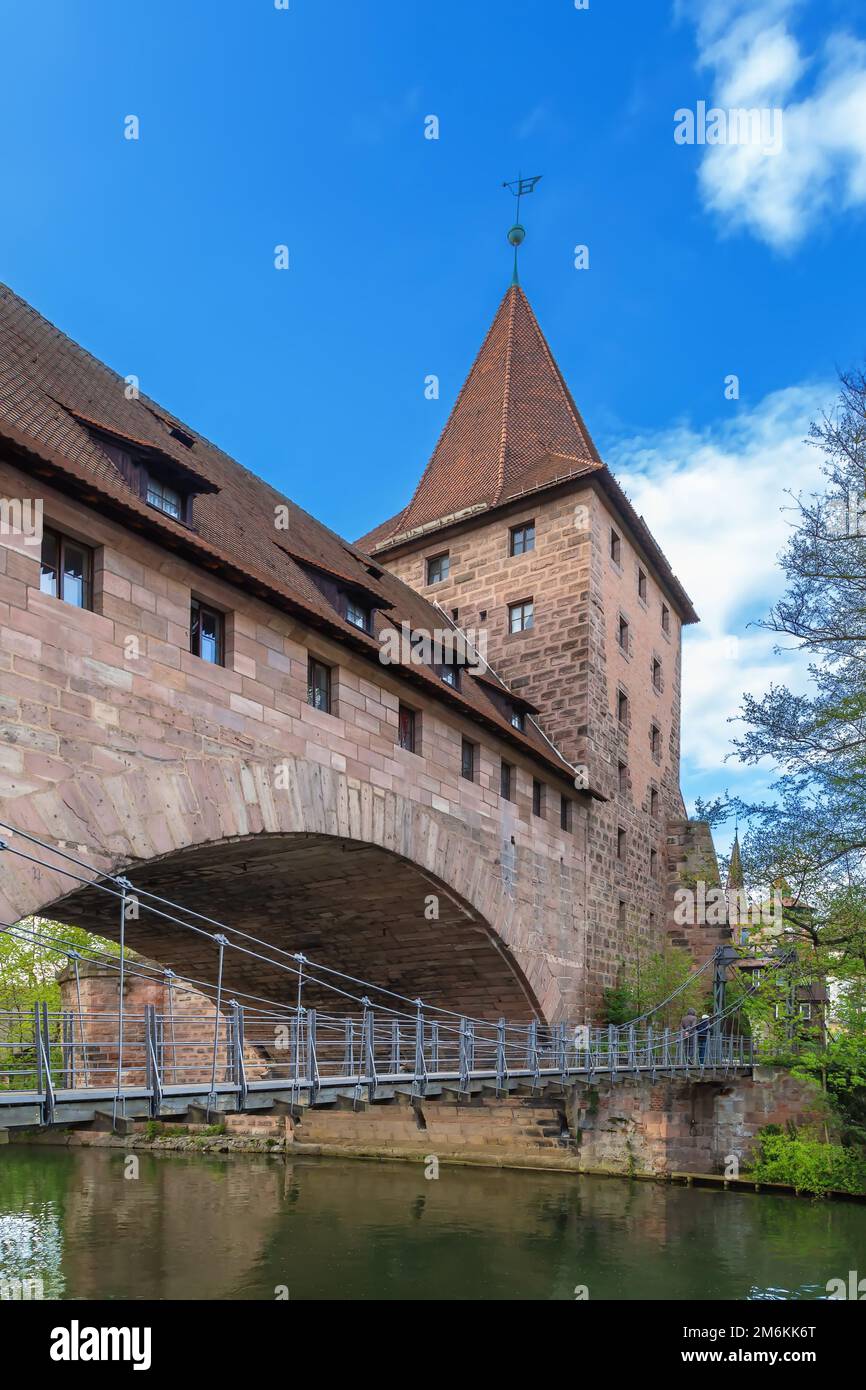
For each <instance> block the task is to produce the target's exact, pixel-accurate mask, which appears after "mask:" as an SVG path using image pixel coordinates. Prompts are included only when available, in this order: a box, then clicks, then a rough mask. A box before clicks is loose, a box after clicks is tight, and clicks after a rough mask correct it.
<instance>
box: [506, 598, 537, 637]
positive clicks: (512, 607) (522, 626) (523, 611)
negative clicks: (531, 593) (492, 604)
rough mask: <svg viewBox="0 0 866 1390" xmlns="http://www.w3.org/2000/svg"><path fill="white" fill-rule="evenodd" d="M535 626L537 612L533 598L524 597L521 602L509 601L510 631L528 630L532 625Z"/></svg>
mask: <svg viewBox="0 0 866 1390" xmlns="http://www.w3.org/2000/svg"><path fill="white" fill-rule="evenodd" d="M534 626H535V612H534V609H533V604H532V599H531V598H527V599H523V600H522V601H521V602H520V603H509V605H508V631H509V632H526V630H527V629H528V628H530V627H534Z"/></svg>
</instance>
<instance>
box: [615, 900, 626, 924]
mask: <svg viewBox="0 0 866 1390" xmlns="http://www.w3.org/2000/svg"><path fill="white" fill-rule="evenodd" d="M625 912H626V907H625V898H620V900H619V903H618V904H617V909H616V924H617V926H618V927H625Z"/></svg>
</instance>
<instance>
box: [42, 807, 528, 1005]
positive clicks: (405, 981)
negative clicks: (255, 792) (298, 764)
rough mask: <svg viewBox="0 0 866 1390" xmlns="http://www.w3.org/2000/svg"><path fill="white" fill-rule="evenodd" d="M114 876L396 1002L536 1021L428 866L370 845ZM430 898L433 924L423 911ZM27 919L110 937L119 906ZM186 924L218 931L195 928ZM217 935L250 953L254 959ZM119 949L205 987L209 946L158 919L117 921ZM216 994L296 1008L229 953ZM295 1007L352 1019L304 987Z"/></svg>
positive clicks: (292, 992) (264, 968)
mask: <svg viewBox="0 0 866 1390" xmlns="http://www.w3.org/2000/svg"><path fill="white" fill-rule="evenodd" d="M125 872H127V873H128V875H129V877H130V879H131V881H132V882H133V884H134V887H135V888H136V889H140V890H147V891H148V892H150V893H154V894H158V895H159V896H161V897H164V898H167V899H170V900H171V901H172V902H174V903H178V904H182V905H183V906H184V908H187V909H191V910H192V911H194V912H198V913H202V914H203V915H205V916H207V917H210V918H213V919H216V920H217V921H219V922H221V923H224V924H225V925H226V926H227V927H231V928H236V929H239V930H241V931H244V932H248V933H250V935H252V936H255V937H257V938H259V939H260V940H261V941H264V942H266V943H268V945H270V946H272V947H276V948H278V949H279V950H281V951H288V952H302V953H303V955H304V956H306V957H308V958H309V959H310V961H311V962H319V963H321V964H322V965H325V966H330V967H332V968H333V969H335V970H339V971H341V972H343V973H344V974H345V975H350V976H354V977H356V978H357V979H359V980H364V981H369V982H371V983H372V984H374V985H377V986H381V987H383V988H384V989H387V990H393V991H394V992H395V993H397V994H401V995H405V996H406V997H407V998H409V999H414V998H416V997H418V998H421V999H422V1000H424V1001H425V1003H429V1004H435V1005H437V1006H439V1007H442V1008H447V1009H453V1010H454V1011H455V1012H458V1013H465V1014H468V1015H472V1016H475V1017H482V1018H499V1017H504V1018H508V1019H511V1020H520V1019H528V1018H532V1017H536V1016H539V1015H540V1012H541V1011H540V1009H539V1005H538V1000H537V999H536V997H535V995H534V993H533V991H532V989H531V987H530V985H529V983H528V981H527V980H526V978H525V976H524V974H523V972H522V970H521V969H520V967H519V965H518V963H517V962H516V961H515V959H514V957H513V955H512V954H511V952H509V951H508V949H507V947H506V946H505V945H504V943H503V942H502V941H501V939H499V937H498V936H497V934H496V932H495V931H494V930H493V928H492V927H491V926H490V924H489V923H487V922H486V921H484V920H483V919H482V918H481V917H480V916H479V914H478V912H477V910H476V909H474V908H472V907H471V906H470V905H468V904H466V903H464V902H463V901H461V900H460V899H459V897H458V896H457V895H455V894H454V892H453V891H452V890H451V889H450V888H447V887H446V886H445V885H443V884H442V882H441V881H440V880H438V879H437V878H436V877H435V876H434V875H432V874H431V873H430V872H429V871H428V870H427V869H423V870H422V869H420V868H419V867H418V866H417V865H416V864H414V863H412V862H410V861H409V860H406V859H404V858H402V857H401V856H399V855H397V854H395V853H393V852H391V851H389V850H386V849H383V848H381V847H380V846H378V845H371V844H368V843H364V842H359V841H355V840H348V839H341V838H338V837H334V836H329V835H319V834H306V833H296V834H288V835H281V834H264V835H255V836H250V837H246V838H241V839H234V840H221V841H216V842H213V843H207V844H200V845H196V846H192V847H190V848H185V849H181V850H177V851H175V852H173V853H170V854H167V855H164V856H162V857H160V858H157V859H153V860H150V861H148V862H146V863H144V864H141V863H139V864H136V865H134V866H130V867H129V868H128V869H127V870H126V871H125ZM431 895H432V896H434V897H435V898H436V900H437V903H436V910H438V918H431V917H429V916H428V915H426V914H427V913H429V912H430V910H431V908H430V901H429V900H430V898H431ZM145 901H146V899H143V898H142V899H140V902H141V903H142V904H143V903H144V902H145ZM162 910H163V911H165V912H171V909H170V908H168V907H165V906H163V907H162ZM40 912H41V913H42V915H44V916H46V917H50V918H53V919H54V920H57V921H60V922H65V923H69V924H73V925H76V926H80V927H83V928H85V929H86V930H87V931H91V932H95V933H98V934H99V935H101V936H105V937H108V938H109V939H111V940H114V941H116V940H118V939H119V915H120V914H119V906H118V901H117V899H115V898H112V897H110V896H109V895H107V894H105V893H103V892H100V891H99V890H98V889H96V888H92V887H83V888H79V889H76V890H75V891H74V892H72V893H70V894H68V895H66V896H64V897H62V898H59V899H56V900H55V901H54V902H52V903H48V904H45V905H43V906H42V907H41V908H40ZM196 926H197V927H199V928H200V929H204V930H206V931H208V932H215V931H217V930H218V928H217V927H210V926H208V925H207V924H206V923H202V922H197V923H196ZM226 935H227V937H228V939H229V940H230V941H232V942H235V941H237V942H238V944H239V945H241V946H243V947H244V948H245V949H246V950H248V951H250V952H255V951H257V950H258V949H259V948H257V947H256V946H255V944H254V943H251V942H246V941H243V940H240V939H239V938H236V937H234V936H233V935H232V933H231V932H228V933H226ZM126 940H127V943H128V945H129V946H130V947H131V948H132V949H133V950H134V951H136V952H139V953H140V954H141V955H143V956H146V957H147V958H148V959H149V960H152V961H155V962H157V963H158V964H160V965H162V966H163V967H168V968H170V969H172V970H173V971H175V973H176V974H178V975H182V976H185V977H186V978H188V979H191V980H199V981H205V982H212V981H215V980H216V977H217V967H218V948H217V946H216V944H215V943H214V942H213V940H212V939H211V938H210V936H208V937H203V936H201V935H199V934H197V933H196V932H193V931H189V930H186V929H185V928H183V927H181V926H178V925H176V924H175V923H173V922H168V921H165V920H163V919H161V918H160V917H158V916H155V915H154V914H153V913H151V912H149V911H147V910H146V908H144V906H142V907H141V909H140V912H139V916H138V918H137V920H136V919H134V918H132V919H129V920H127V923H126ZM264 954H267V952H264ZM287 964H289V965H294V963H293V962H287ZM311 970H312V973H313V974H315V971H314V969H313V967H312V966H311ZM323 978H331V977H329V976H323ZM334 983H336V984H337V985H339V986H340V987H341V988H343V989H345V990H346V991H347V992H349V993H351V994H353V995H354V996H356V997H357V996H360V995H362V994H363V993H364V991H363V990H362V989H360V988H358V987H356V986H354V985H351V984H349V983H347V982H345V981H342V980H339V979H335V980H334ZM223 985H224V991H225V994H226V996H227V997H232V996H234V997H237V998H238V999H239V1000H240V1002H249V1001H248V1000H247V999H246V998H245V996H256V997H258V998H260V999H266V1000H271V1001H273V1002H275V1003H278V1004H289V1005H294V1004H295V1003H296V998H297V981H296V977H295V976H294V975H293V974H291V973H289V972H287V971H286V970H284V969H280V968H279V967H277V966H274V965H273V964H270V963H268V962H267V961H265V960H262V959H259V958H256V956H255V955H252V954H250V955H245V954H242V953H241V952H240V951H237V950H233V949H226V951H225V954H224V967H223ZM370 998H371V1001H372V1003H373V1005H374V1007H375V1006H381V1005H385V1004H388V1003H391V1004H392V1005H393V1006H394V1007H400V1006H398V1005H396V1004H394V1001H390V1000H388V999H387V998H386V996H384V995H383V994H380V993H378V992H372V993H370ZM303 1003H304V1004H305V1005H306V1006H307V1007H309V1008H316V1009H320V1010H326V1011H328V1012H333V1013H346V1012H355V1011H356V1009H357V1005H356V1004H355V1003H354V1002H353V1001H352V1000H351V999H341V998H340V996H339V995H337V994H335V993H333V992H332V991H330V990H328V989H324V988H322V987H320V986H319V985H318V984H316V983H314V982H313V981H312V980H310V979H308V980H307V982H306V984H305V987H304V992H303Z"/></svg>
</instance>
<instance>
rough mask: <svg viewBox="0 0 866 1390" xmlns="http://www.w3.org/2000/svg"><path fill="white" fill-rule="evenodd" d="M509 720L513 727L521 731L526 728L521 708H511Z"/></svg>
mask: <svg viewBox="0 0 866 1390" xmlns="http://www.w3.org/2000/svg"><path fill="white" fill-rule="evenodd" d="M509 722H510V724H511V727H512V728H513V729H519V730H520V732H521V733H523V732H524V730H525V728H526V715H525V714H524V713H523V711H522V710H519V709H512V711H511V715H510V720H509Z"/></svg>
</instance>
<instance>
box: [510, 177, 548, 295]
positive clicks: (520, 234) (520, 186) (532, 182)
mask: <svg viewBox="0 0 866 1390" xmlns="http://www.w3.org/2000/svg"><path fill="white" fill-rule="evenodd" d="M542 178H543V175H542V174H531V175H530V177H529V178H526V179H525V178H524V177H523V175H522V174H518V176H517V178H516V179H515V181H514V182H513V183H504V184H503V185H502V187H503V188H510V189H511V192H512V193H513V194H514V197H515V198H516V199H517V216H516V218H515V221H514V226H513V227H512V228H511V230H510V231H509V233H508V240H509V243H510V244H511V245H512V246H513V247H514V273H513V275H512V277H511V283H512V285H519V284H520V276H519V275H518V271H517V252H518V249H519V248H520V247H521V246H522V245H523V243H524V241H525V240H526V228H525V227H522V226H521V224H520V199H521V198H522V197H523V196H524V194H526V193H533V192H534V191H535V186H536V184H537V183H538V182H539V181H540V180H541V179H542Z"/></svg>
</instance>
